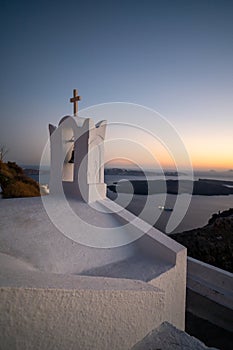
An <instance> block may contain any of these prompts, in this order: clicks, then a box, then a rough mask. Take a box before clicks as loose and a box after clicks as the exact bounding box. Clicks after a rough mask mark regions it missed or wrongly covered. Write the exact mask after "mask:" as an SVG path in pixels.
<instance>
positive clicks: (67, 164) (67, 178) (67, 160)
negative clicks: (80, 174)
mask: <svg viewBox="0 0 233 350" xmlns="http://www.w3.org/2000/svg"><path fill="white" fill-rule="evenodd" d="M62 141H63V158H64V162H63V171H62V181H64V182H73V181H74V157H75V154H74V131H73V129H72V128H63V129H62Z"/></svg>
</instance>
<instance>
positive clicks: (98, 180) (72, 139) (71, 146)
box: [49, 90, 107, 203]
mask: <svg viewBox="0 0 233 350" xmlns="http://www.w3.org/2000/svg"><path fill="white" fill-rule="evenodd" d="M75 91H76V90H75ZM74 95H75V93H74ZM74 98H79V96H75V97H74ZM75 111H76V113H77V109H75V110H74V112H75ZM74 114H75V113H74ZM106 125H107V124H106V121H105V120H103V121H101V122H99V123H97V124H96V125H95V124H94V121H93V119H91V118H82V117H78V116H74V117H72V116H65V117H63V118H62V119H61V120H60V122H59V124H58V127H56V126H53V125H51V124H50V125H49V132H50V145H51V166H50V168H51V169H50V185H49V187H50V193H51V194H58V195H59V194H63V193H65V195H68V196H69V195H70V196H76V197H78V198H80V199H83V200H84V201H86V202H88V203H89V202H94V201H96V200H100V199H104V198H105V197H106V185H105V183H104V138H105V132H106ZM72 152H73V162H70V159H71V156H72Z"/></svg>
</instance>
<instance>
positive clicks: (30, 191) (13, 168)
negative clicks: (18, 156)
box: [0, 161, 40, 198]
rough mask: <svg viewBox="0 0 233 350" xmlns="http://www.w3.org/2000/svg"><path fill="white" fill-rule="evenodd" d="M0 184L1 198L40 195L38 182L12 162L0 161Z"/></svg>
mask: <svg viewBox="0 0 233 350" xmlns="http://www.w3.org/2000/svg"><path fill="white" fill-rule="evenodd" d="M0 186H1V189H2V196H3V198H17V197H36V196H40V187H39V184H38V183H37V182H36V181H34V180H33V179H31V178H30V177H28V176H26V175H25V174H24V171H23V169H22V168H20V167H19V166H18V165H17V164H16V163H13V162H8V163H3V162H2V161H0Z"/></svg>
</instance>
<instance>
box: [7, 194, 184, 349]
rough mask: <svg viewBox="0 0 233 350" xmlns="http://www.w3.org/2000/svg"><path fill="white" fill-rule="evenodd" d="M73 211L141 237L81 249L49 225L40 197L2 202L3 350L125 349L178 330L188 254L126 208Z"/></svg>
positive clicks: (78, 205)
mask: <svg viewBox="0 0 233 350" xmlns="http://www.w3.org/2000/svg"><path fill="white" fill-rule="evenodd" d="M70 205H71V207H72V210H74V211H75V212H76V213H78V215H79V216H82V219H83V220H88V222H89V223H90V222H91V224H92V225H94V226H95V225H99V226H100V227H105V228H107V229H108V227H109V230H111V228H112V227H114V228H115V229H116V230H117V228H118V227H120V226H122V225H124V224H125V223H126V222H127V220H130V221H131V220H132V219H133V221H134V223H133V224H132V225H131V227H130V234H132V233H133V230H134V229H135V230H136V231H137V230H138V231H139V230H142V235H141V238H139V239H138V240H136V241H134V242H133V243H130V244H126V245H123V246H121V247H117V248H94V247H89V246H85V245H83V244H80V243H78V242H74V241H72V240H71V239H69V238H68V237H66V236H65V235H63V234H62V233H61V232H60V231H59V230H58V228H57V227H56V226H54V225H53V223H52V222H51V220H50V219H49V217H48V215H47V213H46V211H45V210H44V207H43V205H42V202H41V199H40V198H27V199H13V200H12V199H9V200H2V201H0V287H1V289H0V293H1V295H0V329H1V331H0V349H4V350H5V349H20V350H21V349H46V350H47V349H63V350H64V349H93V348H94V349H129V348H130V347H132V346H133V345H134V344H135V343H136V342H138V341H139V340H140V339H142V338H143V337H144V336H145V335H146V334H147V333H148V332H150V331H151V330H152V329H154V328H156V327H158V326H159V325H160V324H161V323H162V322H164V321H169V322H172V323H173V324H175V325H176V326H177V327H180V328H181V329H183V328H184V302H185V301H184V300H185V295H184V290H185V284H186V281H185V275H186V270H185V268H186V250H185V249H184V248H183V247H182V246H180V245H179V244H177V243H173V241H172V240H171V239H170V238H168V237H163V235H162V234H161V233H160V232H159V231H157V230H154V229H152V230H149V232H148V234H145V235H144V229H146V230H147V228H148V227H147V224H146V223H144V222H142V221H140V220H139V219H137V218H136V217H134V216H133V217H132V214H129V213H128V212H126V211H125V210H123V209H121V215H119V213H116V212H115V211H114V208H112V209H113V210H111V208H108V209H109V211H108V210H106V211H101V210H96V208H95V206H92V207H91V206H89V205H88V204H86V203H84V202H80V201H78V200H74V198H71V200H70ZM96 205H97V206H99V205H100V206H102V207H103V206H104V207H105V209H106V201H105V204H104V205H102V204H101V203H97V204H96ZM107 205H108V203H107ZM114 207H115V206H114ZM56 210H57V212H58V215H60V208H59V205H57V208H56ZM129 216H130V217H129ZM64 220H65V218H64ZM126 233H127V232H126ZM86 234H88V231H87V232H86ZM169 272H170V273H169ZM146 282H147V283H146ZM174 300H176V303H174V306H172V307H171V305H172V301H174Z"/></svg>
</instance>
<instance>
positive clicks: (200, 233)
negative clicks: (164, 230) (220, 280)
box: [171, 209, 233, 272]
mask: <svg viewBox="0 0 233 350" xmlns="http://www.w3.org/2000/svg"><path fill="white" fill-rule="evenodd" d="M171 238H173V239H175V240H176V241H177V242H179V243H181V244H182V245H184V246H185V247H187V249H188V255H189V256H191V257H192V258H195V259H198V260H201V261H204V262H206V263H207V264H211V265H214V266H216V267H219V268H221V269H223V270H227V271H230V272H233V209H229V210H227V211H224V212H222V213H219V214H214V215H213V216H212V218H211V219H210V220H209V223H208V224H207V225H206V226H204V227H202V228H198V229H194V230H191V231H186V232H182V233H175V234H173V235H171Z"/></svg>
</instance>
